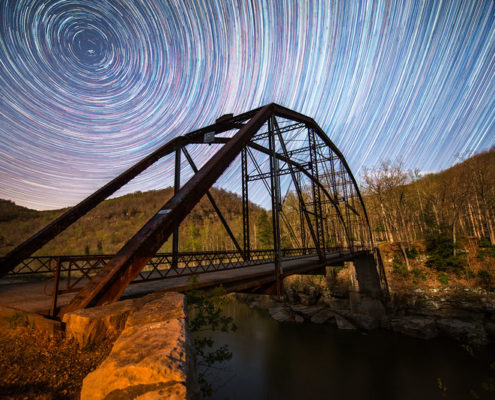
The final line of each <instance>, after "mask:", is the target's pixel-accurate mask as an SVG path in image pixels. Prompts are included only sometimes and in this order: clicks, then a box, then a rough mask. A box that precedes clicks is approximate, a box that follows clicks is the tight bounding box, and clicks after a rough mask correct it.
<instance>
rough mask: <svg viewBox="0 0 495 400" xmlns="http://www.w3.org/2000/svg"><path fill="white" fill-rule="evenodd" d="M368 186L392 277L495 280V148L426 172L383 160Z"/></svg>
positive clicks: (367, 177)
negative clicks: (407, 168) (419, 171)
mask: <svg viewBox="0 0 495 400" xmlns="http://www.w3.org/2000/svg"><path fill="white" fill-rule="evenodd" d="M362 191H363V195H364V200H365V203H366V208H367V211H368V214H369V217H370V222H371V225H372V229H373V232H374V235H375V239H376V240H377V241H378V242H386V243H390V244H385V243H383V244H382V245H381V248H382V254H385V253H386V257H385V258H386V259H388V261H389V264H390V265H391V272H392V274H391V276H390V278H391V279H393V280H397V279H399V280H402V281H404V283H407V282H409V283H411V282H412V283H414V284H418V283H419V282H420V281H425V282H424V284H426V283H427V282H426V281H428V282H431V281H432V278H433V280H438V281H440V282H441V283H442V284H448V283H449V282H450V281H452V280H455V281H456V282H457V283H458V284H460V285H462V286H464V285H470V286H478V285H479V286H483V287H485V288H490V289H493V288H494V287H495V232H494V229H495V222H494V218H495V149H491V150H489V151H486V152H483V153H480V154H477V155H474V156H473V157H471V158H469V159H466V160H464V161H462V162H460V163H458V164H456V165H454V166H453V167H451V168H449V169H447V170H445V171H442V172H440V173H436V174H429V175H426V176H424V177H421V176H419V174H418V173H417V172H411V171H405V170H404V168H403V166H402V165H401V163H397V162H396V163H390V162H383V163H381V165H380V166H379V167H378V168H376V169H373V170H366V171H365V173H364V187H363V190H362Z"/></svg>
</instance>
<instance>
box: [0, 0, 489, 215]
mask: <svg viewBox="0 0 495 400" xmlns="http://www.w3.org/2000/svg"><path fill="white" fill-rule="evenodd" d="M0 7H1V9H0V198H4V199H10V200H13V201H15V202H16V203H17V204H20V205H24V206H28V207H31V208H36V209H48V208H59V207H62V206H67V205H74V204H76V203H77V202H78V201H80V200H82V199H83V198H85V197H86V196H87V195H89V194H90V193H92V192H93V191H94V190H96V189H98V188H99V187H101V186H102V185H103V184H105V183H106V182H108V181H109V180H110V179H112V178H114V177H115V176H116V175H118V174H119V173H120V172H122V171H123V170H125V169H126V168H128V167H129V166H131V165H132V164H134V163H135V162H137V161H138V160H140V159H141V158H142V157H144V156H146V155H147V154H149V153H150V152H151V151H152V150H154V149H156V148H157V147H158V146H160V145H162V144H163V143H165V142H167V141H168V140H170V139H171V138H173V137H174V136H176V135H181V134H184V133H187V132H188V131H190V130H192V129H195V128H199V127H201V126H204V125H207V124H210V123H213V122H214V120H215V119H216V118H217V117H218V116H220V115H222V114H225V113H235V114H237V113H241V112H243V111H248V110H250V109H253V108H256V107H259V106H261V105H264V104H267V103H271V102H276V103H279V104H281V105H284V106H286V107H289V108H292V109H295V110H297V111H299V112H302V113H304V114H306V115H309V116H311V117H312V118H314V119H315V121H316V122H317V123H318V124H319V125H320V126H321V127H322V128H323V130H324V131H325V132H326V133H327V134H328V136H329V137H330V138H331V139H332V140H333V141H334V142H335V144H336V145H337V146H338V147H339V148H340V150H341V151H342V152H343V153H344V155H345V156H346V158H347V160H348V162H349V164H350V166H351V169H352V170H353V171H354V173H355V175H356V176H359V175H360V173H361V171H362V167H363V166H368V167H372V166H374V165H376V164H377V163H378V162H379V161H380V160H384V159H392V160H393V159H396V158H397V157H400V158H401V159H402V160H403V161H404V163H405V166H406V167H407V168H411V169H412V168H419V169H420V170H422V171H439V170H441V169H444V168H447V167H449V166H450V165H452V164H454V163H455V162H457V161H458V157H459V155H461V156H466V155H469V154H472V153H473V152H478V151H481V150H484V149H488V148H490V147H492V146H494V145H495V2H494V1H492V0H487V1H482V0H476V1H475V0H467V1H455V0H449V1H443V2H442V1H403V2H401V1H369V2H366V1H363V2H360V1H357V0H356V1H348V0H342V1H331V2H330V1H328V2H327V1H314V2H309V1H308V2H305V1H302V0H301V1H276V0H268V1H261V0H260V1H251V2H249V1H246V0H239V1H227V0H225V1H213V0H204V1H193V0H184V1H172V0H161V1H158V0H141V1H137V0H136V1H134V0H126V1H123V0H122V1H117V0H101V1H98V0H96V1H92V0H63V1H62V0H60V1H50V0H44V1H36V0H27V1H23V0H0ZM194 157H195V159H196V160H197V161H198V163H199V164H201V161H204V159H205V157H206V153H200V152H199V151H196V152H195V155H194ZM170 160H172V159H170ZM171 171H173V163H172V162H169V159H167V160H164V161H163V162H161V163H159V164H158V165H157V166H156V167H153V168H152V169H150V171H149V172H147V173H145V174H143V175H142V176H140V177H139V178H138V179H136V180H135V181H133V183H132V184H129V185H127V186H126V190H125V191H135V190H142V191H144V190H148V189H152V188H159V187H164V186H167V185H170V184H172V176H171ZM226 186H227V189H229V185H228V181H227V185H226ZM230 189H232V190H237V186H232V187H230ZM121 193H123V192H121Z"/></svg>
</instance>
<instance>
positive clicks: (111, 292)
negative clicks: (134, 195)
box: [60, 104, 273, 314]
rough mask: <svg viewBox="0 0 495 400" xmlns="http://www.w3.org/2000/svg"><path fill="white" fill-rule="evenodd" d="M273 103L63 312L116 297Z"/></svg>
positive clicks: (157, 215)
mask: <svg viewBox="0 0 495 400" xmlns="http://www.w3.org/2000/svg"><path fill="white" fill-rule="evenodd" d="M272 112H273V105H271V104H270V105H267V106H265V107H263V108H262V109H260V110H259V111H258V112H257V113H256V114H255V115H254V116H253V117H252V118H251V119H250V120H249V121H248V122H247V123H246V124H245V125H243V127H242V128H241V129H240V130H239V131H238V132H237V133H236V134H235V135H234V136H233V137H232V139H231V140H230V141H229V142H228V143H226V144H225V145H224V146H223V147H222V148H221V149H220V150H218V152H217V153H215V155H213V157H212V158H211V159H210V160H209V161H208V162H207V163H206V164H205V165H204V166H203V167H202V168H201V169H200V170H199V171H198V173H197V174H195V175H194V176H193V177H192V178H191V179H190V180H189V181H188V182H187V183H186V184H184V185H183V186H182V187H181V188H180V190H179V191H178V192H177V194H176V195H174V196H173V197H172V198H171V199H170V200H169V201H167V203H165V204H164V206H163V207H162V208H161V210H159V211H158V212H157V213H156V214H155V215H154V216H153V217H152V218H151V219H150V220H149V221H148V222H147V223H146V224H145V225H144V226H143V227H142V228H141V229H140V230H139V232H137V233H136V234H135V235H134V236H133V237H132V238H131V239H130V240H129V241H128V242H127V243H126V245H125V246H124V247H123V248H122V249H121V250H120V251H119V252H118V253H117V255H116V256H115V257H114V258H113V259H112V260H110V261H109V262H108V263H107V264H106V265H105V267H104V268H103V269H102V270H101V271H100V273H99V274H98V275H96V276H95V277H94V278H93V279H92V280H91V281H90V282H89V283H88V284H87V285H86V286H85V287H84V288H82V289H81V291H80V292H79V293H77V295H76V296H75V297H74V298H73V299H72V301H71V302H70V303H69V304H68V305H67V306H65V307H64V308H62V310H61V311H60V313H61V314H65V313H66V312H69V311H73V310H77V309H80V308H86V307H89V306H96V305H102V304H107V303H111V302H113V301H115V300H117V299H118V298H119V297H120V295H121V294H122V292H123V291H124V290H125V288H126V287H127V286H128V285H129V283H130V282H131V281H132V280H133V279H134V278H136V276H137V275H138V274H139V272H140V271H141V270H142V268H143V267H144V266H145V265H146V264H147V262H148V261H149V260H150V258H151V257H152V256H153V255H154V254H155V253H156V251H157V250H158V249H159V248H160V246H161V245H162V243H164V242H165V241H166V240H167V239H168V237H169V236H170V235H171V234H172V232H173V231H174V229H175V227H176V226H177V225H179V224H180V223H181V222H182V220H183V219H184V218H185V217H186V216H187V214H189V212H190V211H191V210H192V208H193V207H194V206H195V205H196V204H197V203H198V202H199V200H200V199H201V197H203V195H205V194H206V192H207V191H208V190H209V189H210V187H211V186H212V185H213V184H214V183H215V181H216V180H217V179H218V178H219V177H220V175H221V174H222V173H223V172H224V170H225V169H226V168H227V167H228V166H229V165H230V163H231V162H232V161H233V160H234V159H235V157H236V156H237V155H238V154H239V153H240V152H241V150H242V148H243V147H245V146H246V145H247V143H248V142H249V140H250V138H251V136H252V135H253V134H254V133H255V132H256V131H257V130H258V129H260V128H261V126H263V124H264V123H265V122H266V120H267V119H268V118H269V117H270V115H271V114H272Z"/></svg>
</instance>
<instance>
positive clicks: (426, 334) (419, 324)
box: [390, 317, 438, 339]
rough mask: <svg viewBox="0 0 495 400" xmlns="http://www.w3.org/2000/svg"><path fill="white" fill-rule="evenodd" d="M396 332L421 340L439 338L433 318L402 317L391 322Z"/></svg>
mask: <svg viewBox="0 0 495 400" xmlns="http://www.w3.org/2000/svg"><path fill="white" fill-rule="evenodd" d="M390 325H391V327H392V329H393V330H394V331H395V332H398V333H402V334H404V335H408V336H413V337H416V338H419V339H433V338H434V337H436V336H438V329H437V326H436V323H435V320H434V319H433V318H427V317H401V318H395V319H392V320H391V321H390Z"/></svg>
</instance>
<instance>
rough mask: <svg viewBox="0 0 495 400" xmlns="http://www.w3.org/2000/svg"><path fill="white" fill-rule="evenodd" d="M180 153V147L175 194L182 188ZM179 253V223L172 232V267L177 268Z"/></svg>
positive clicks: (176, 161)
mask: <svg viewBox="0 0 495 400" xmlns="http://www.w3.org/2000/svg"><path fill="white" fill-rule="evenodd" d="M180 153H181V149H180V148H179V149H177V150H175V171H174V173H175V177H174V196H175V195H176V194H177V192H178V191H179V189H180ZM177 253H179V225H177V227H176V228H175V229H174V233H173V234H172V268H177V265H178V260H177Z"/></svg>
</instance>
